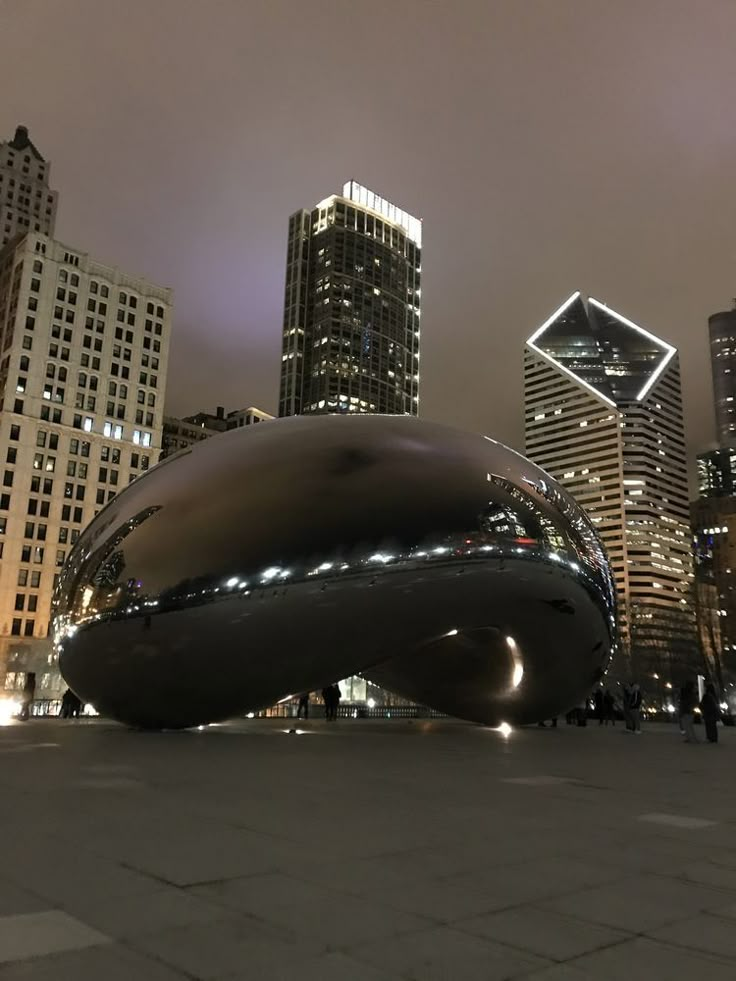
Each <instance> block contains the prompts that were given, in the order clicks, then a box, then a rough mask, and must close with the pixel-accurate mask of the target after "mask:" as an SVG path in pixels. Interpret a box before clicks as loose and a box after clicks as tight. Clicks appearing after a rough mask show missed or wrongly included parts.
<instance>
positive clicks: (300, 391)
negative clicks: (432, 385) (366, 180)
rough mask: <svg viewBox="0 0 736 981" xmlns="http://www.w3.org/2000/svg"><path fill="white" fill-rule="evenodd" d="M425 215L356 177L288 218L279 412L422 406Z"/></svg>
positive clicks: (405, 410)
mask: <svg viewBox="0 0 736 981" xmlns="http://www.w3.org/2000/svg"><path fill="white" fill-rule="evenodd" d="M420 306H421V222H420V221H418V220H417V219H416V218H412V217H411V216H410V215H408V214H407V213H406V212H403V211H401V210H400V209H398V208H396V207H395V206H394V205H392V204H390V203H389V202H388V201H385V200H384V199H382V198H379V197H378V196H377V195H375V194H373V193H372V192H370V191H368V190H367V189H366V188H363V187H362V186H360V185H358V184H356V183H355V182H354V181H349V182H348V183H347V184H346V185H345V187H344V188H343V194H342V195H333V196H332V197H330V198H327V199H326V200H325V201H322V202H321V203H320V204H319V205H317V207H316V208H314V209H312V211H298V212H296V214H294V215H292V216H291V218H290V220H289V241H288V251H287V261H286V289H285V297H284V326H283V347H282V356H281V392H280V399H279V415H280V416H291V415H305V414H312V413H336V412H346V413H349V412H353V413H370V412H379V413H389V414H397V415H417V413H418V409H419V334H420V330H419V318H420Z"/></svg>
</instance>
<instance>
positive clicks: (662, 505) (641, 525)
mask: <svg viewBox="0 0 736 981" xmlns="http://www.w3.org/2000/svg"><path fill="white" fill-rule="evenodd" d="M524 407H525V433H526V452H527V455H528V456H529V457H530V459H532V460H533V461H534V462H535V463H537V464H539V465H540V466H541V467H543V468H544V469H545V470H547V471H548V472H549V473H550V474H551V475H552V476H553V477H555V478H556V479H557V480H558V481H559V482H560V483H561V484H562V485H563V486H564V487H565V488H566V489H567V490H568V491H569V492H570V493H571V494H572V495H573V496H574V497H575V498H576V500H577V501H578V502H579V503H580V504H582V505H583V506H584V507H585V509H586V510H587V511H588V513H589V515H590V517H591V519H592V521H593V523H594V525H595V527H596V528H597V529H598V532H599V534H600V536H601V539H602V540H603V543H604V544H605V546H606V549H607V551H608V555H609V559H610V562H611V567H612V571H613V574H614V577H615V580H616V586H617V594H618V606H619V613H618V615H619V626H620V642H621V653H622V654H623V659H622V660H620V661H619V670H620V671H621V670H622V669H623V670H630V671H632V672H635V673H637V674H639V673H647V672H648V673H650V674H654V673H657V674H662V675H665V676H667V677H672V676H676V675H678V673H679V672H678V669H679V670H682V669H685V668H686V667H688V666H692V665H695V664H696V663H697V659H698V658H697V643H696V637H695V620H694V612H693V604H692V596H691V592H692V581H693V565H692V552H691V547H690V522H689V508H688V485H687V463H686V456H685V436H684V426H683V417H682V396H681V390H680V368H679V363H678V356H677V351H676V350H675V348H674V347H672V345H671V344H668V343H667V342H666V341H663V340H661V339H660V338H658V337H655V336H654V335H653V334H651V333H650V332H649V331H646V330H644V329H643V328H641V327H639V326H638V325H637V324H634V323H632V321H630V320H628V319H627V318H626V317H622V316H621V315H620V314H618V313H616V312H615V311H613V310H611V309H610V308H609V307H607V306H605V305H604V304H603V303H600V302H599V301H597V300H594V299H592V298H590V299H589V300H588V301H587V303H586V302H585V301H584V300H583V297H582V296H581V295H580V293H574V294H573V295H572V296H571V297H570V298H569V299H568V300H566V301H565V303H564V304H563V305H562V306H561V307H560V308H559V309H558V310H557V311H555V313H554V314H552V316H551V317H550V318H549V319H548V320H547V321H546V322H545V323H544V324H542V326H541V327H540V328H539V329H538V330H537V331H535V332H534V334H532V336H531V337H530V338H529V340H528V341H527V344H526V348H525V358H524Z"/></svg>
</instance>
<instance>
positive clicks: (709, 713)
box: [593, 681, 721, 743]
mask: <svg viewBox="0 0 736 981" xmlns="http://www.w3.org/2000/svg"><path fill="white" fill-rule="evenodd" d="M593 705H594V713H595V717H596V718H597V719H598V725H601V726H602V725H606V726H607V725H609V723H610V724H611V725H612V726H615V725H616V713H617V706H616V699H615V698H614V696H613V694H612V692H611V690H610V689H609V688H606V689H603V688H598V689H597V690H596V691H595V693H594V695H593ZM621 709H622V712H623V717H624V724H625V726H626V729H627V730H628V731H629V732H633V733H636V734H637V735H638V734H639V733H641V712H642V692H641V688H640V687H639V685H638V684H637V683H636V682H633V683H631V684H625V685H624V686H623V693H622V705H621ZM696 709H699V710H700V714H701V717H702V719H703V724H704V726H705V735H706V738H707V740H708V742H711V743H717V742H718V720H719V719H720V717H721V710H720V706H719V704H718V698H717V695H716V690H715V686H714V685H712V684H707V685H706V686H705V691H704V694H703V697H702V698H700V699H699V698H698V689H697V687H696V685H695V682H694V681H688V682H686V683H685V684H684V685H683V686H682V688H681V689H680V697H679V704H678V707H677V713H678V719H679V722H680V731H681V732H682V734H683V735H684V737H685V742H686V743H696V742H698V737H697V736H696V735H695V727H694V723H695V711H696Z"/></svg>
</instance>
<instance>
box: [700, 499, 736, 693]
mask: <svg viewBox="0 0 736 981" xmlns="http://www.w3.org/2000/svg"><path fill="white" fill-rule="evenodd" d="M691 513H692V526H693V550H694V555H695V596H696V601H697V614H698V631H699V634H700V643H701V647H702V649H703V653H704V656H705V659H706V662H707V665H708V669H709V673H710V675H711V677H712V678H713V680H714V681H715V682H717V684H718V686H719V688H720V689H721V691H723V692H727V693H729V694H730V692H731V688H732V682H733V681H734V680H735V671H734V669H736V498H735V497H711V498H701V499H700V500H698V501H694V502H693V504H692V505H691Z"/></svg>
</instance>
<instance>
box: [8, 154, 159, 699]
mask: <svg viewBox="0 0 736 981" xmlns="http://www.w3.org/2000/svg"><path fill="white" fill-rule="evenodd" d="M17 139H18V138H17V135H16V141H17ZM6 146H7V145H6ZM11 146H12V144H11ZM29 152H30V151H29ZM33 159H35V160H36V162H38V160H39V159H40V154H38V153H37V151H36V154H35V156H33ZM46 173H47V171H46ZM24 229H25V225H24V226H23V230H21V229H16V234H15V235H14V236H12V237H11V238H10V240H9V241H8V242H7V244H6V245H5V247H4V248H3V249H2V250H1V251H0V686H2V685H5V686H6V687H7V688H13V687H14V686H15V684H16V681H18V680H20V676H19V672H22V671H25V670H36V672H37V675H38V676H39V677H38V681H39V688H38V695H39V697H43V693H44V690H45V688H47V687H49V686H51V687H54V686H56V687H57V688H58V684H59V677H58V673H57V672H56V671H55V670H54V668H53V662H52V659H51V643H50V639H49V636H48V634H49V620H50V616H51V599H52V592H53V588H54V585H55V582H56V578H57V576H58V573H59V570H60V568H61V566H62V565H63V563H64V560H65V559H66V556H67V555H68V553H69V550H70V548H71V547H72V545H73V544H74V542H75V541H76V539H77V538H78V537H79V534H80V532H81V531H82V529H83V528H84V527H85V525H87V524H88V523H89V522H90V521H91V520H92V518H93V517H94V516H95V514H96V513H97V512H98V511H100V509H101V508H103V507H104V506H105V504H106V503H107V502H108V501H109V500H111V499H112V498H113V497H114V496H115V495H116V494H117V493H118V492H119V491H120V490H122V489H123V487H125V486H126V485H127V484H128V483H129V482H130V481H131V480H134V479H135V478H136V477H137V476H139V475H140V474H142V473H144V472H145V471H146V470H147V469H148V468H149V466H153V465H154V464H155V463H156V462H157V461H158V458H159V453H160V450H161V431H162V425H163V403H164V393H165V388H166V372H167V366H168V352H169V337H170V333H171V291H170V290H169V289H166V288H164V287H161V286H156V285H154V284H153V283H149V282H148V281H146V280H144V279H140V278H136V277H132V276H128V275H127V274H125V273H124V272H122V271H121V270H120V269H118V268H116V267H113V266H109V265H104V264H102V263H100V262H97V261H96V260H95V259H93V258H92V257H91V256H89V255H88V254H87V253H85V252H82V251H80V250H78V249H74V248H72V247H70V246H67V245H64V244H63V243H61V242H59V241H57V240H55V239H54V238H53V237H52V236H53V234H54V227H53V220H52V221H51V222H50V223H49V224H48V227H47V228H45V231H47V232H48V234H44V233H43V232H41V231H37V230H35V229H33V230H30V231H27V232H26V231H25V230H24Z"/></svg>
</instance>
